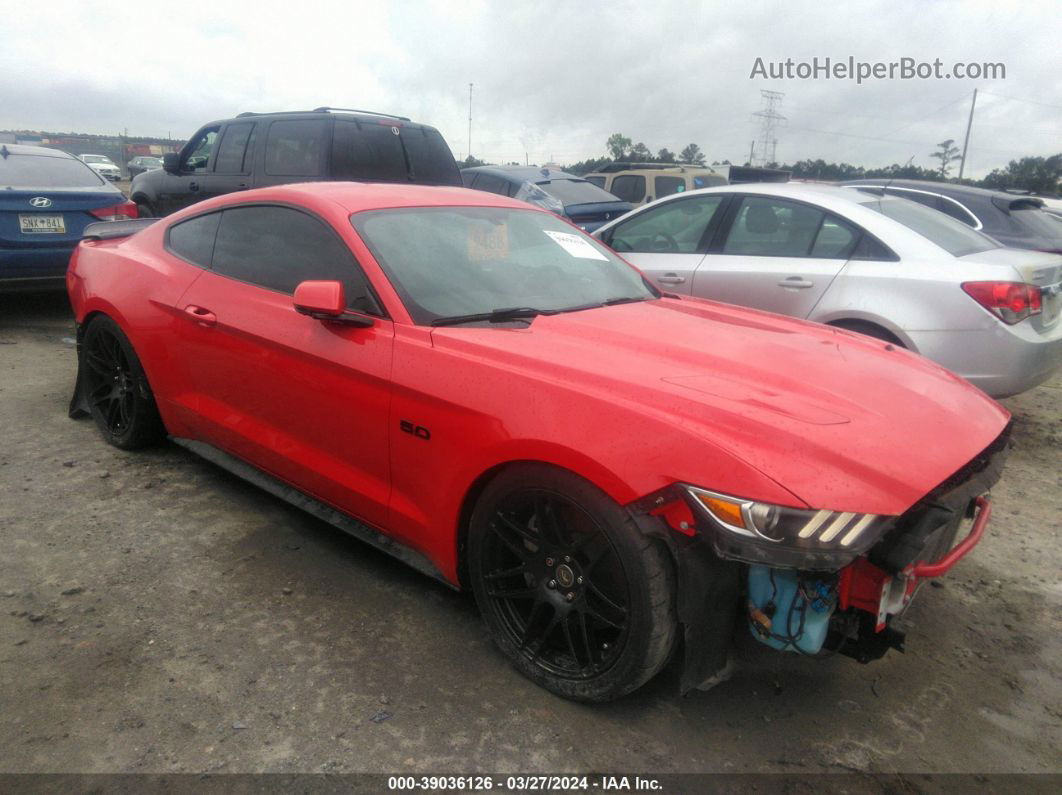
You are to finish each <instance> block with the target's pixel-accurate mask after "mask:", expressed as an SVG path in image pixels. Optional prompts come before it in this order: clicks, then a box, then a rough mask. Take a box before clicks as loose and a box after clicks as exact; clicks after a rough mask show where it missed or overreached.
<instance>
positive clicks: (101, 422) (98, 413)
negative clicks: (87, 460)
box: [80, 315, 166, 450]
mask: <svg viewBox="0 0 1062 795" xmlns="http://www.w3.org/2000/svg"><path fill="white" fill-rule="evenodd" d="M80 367H81V379H82V383H81V389H82V390H83V391H84V396H85V398H86V400H87V401H88V405H89V412H90V413H91V415H92V419H93V420H95V422H96V427H97V428H99V429H100V433H102V434H103V438H104V439H106V440H107V441H108V442H109V443H110V444H113V445H114V446H115V447H118V448H121V449H122V450H135V449H137V448H140V447H146V446H147V445H150V444H155V443H157V442H159V441H161V440H162V439H164V438H165V436H166V429H165V428H164V427H163V424H162V419H161V418H160V417H159V412H158V407H157V406H156V405H155V397H154V395H153V394H152V392H151V387H150V386H149V385H148V380H147V376H146V375H145V374H144V368H143V366H142V365H141V364H140V359H139V358H137V355H136V352H135V351H134V350H133V346H132V345H131V344H130V342H129V339H128V338H127V337H126V336H125V334H124V333H122V330H121V329H120V328H119V327H118V324H117V323H115V322H114V321H113V320H111V319H110V318H109V317H106V316H105V315H99V316H97V317H96V318H94V319H93V320H92V321H91V322H90V323H89V326H88V328H87V329H85V336H84V337H83V338H82V340H81V362H80Z"/></svg>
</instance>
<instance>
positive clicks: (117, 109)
mask: <svg viewBox="0 0 1062 795" xmlns="http://www.w3.org/2000/svg"><path fill="white" fill-rule="evenodd" d="M0 19H2V24H0V129H35V130H48V131H77V132H100V133H117V132H121V131H122V130H125V129H127V130H128V132H129V134H130V135H167V134H172V135H173V136H174V137H181V138H185V137H187V136H189V135H190V134H191V133H193V132H194V131H195V130H196V128H197V127H199V126H200V125H201V124H203V123H204V122H206V121H210V120H213V119H217V118H225V117H229V116H232V115H235V114H236V113H239V112H241V111H244V110H258V111H264V110H288V109H300V108H312V107H315V106H318V105H336V106H345V107H356V108H368V109H372V110H378V111H384V112H391V113H397V114H401V115H406V116H410V117H412V118H413V119H415V120H417V121H423V122H427V123H430V124H433V125H435V126H436V127H438V128H439V129H440V130H441V131H442V132H443V135H444V136H445V137H446V139H447V140H448V141H449V143H450V146H451V148H452V149H453V151H454V155H455V156H457V157H458V158H463V157H464V156H465V155H466V154H467V153H468V150H469V141H468V84H469V83H470V82H471V83H474V89H473V107H472V114H473V123H472V143H471V149H472V153H473V154H474V155H476V156H477V157H480V158H483V159H486V160H489V161H493V162H505V161H509V160H519V161H523V160H524V158H525V154H526V156H527V157H528V158H529V159H530V161H531V162H539V163H541V162H546V161H548V160H555V161H559V162H562V163H565V162H567V163H570V162H574V161H576V160H581V159H583V158H586V157H591V156H599V155H602V154H604V150H605V146H604V143H605V140H606V139H607V137H608V136H609V135H610V134H611V133H614V132H621V133H623V134H625V135H626V136H628V137H630V138H632V139H633V140H634V141H635V142H639V141H643V142H645V143H646V144H647V145H648V146H649V147H650V148H651V149H652V150H653V151H654V152H655V151H656V150H657V149H659V148H660V147H667V148H669V149H671V150H673V151H678V150H679V149H681V148H682V147H683V146H685V145H686V144H687V143H690V142H695V143H697V144H698V145H700V147H701V148H702V149H703V150H704V151H705V153H706V154H707V156H708V158H709V161H711V160H723V159H729V160H733V161H736V162H742V161H744V160H745V159H746V158H747V156H748V152H749V144H750V142H751V141H752V140H753V139H755V138H757V137H758V135H759V123H758V121H756V120H754V119H753V117H752V115H751V114H752V113H754V112H755V111H757V110H759V109H760V107H761V97H760V90H761V89H770V90H775V91H781V92H784V93H785V96H784V99H783V100H782V103H781V105H780V107H779V111H780V113H781V114H782V115H784V116H785V117H786V121H785V122H784V123H783V124H782V126H781V127H780V128H779V130H778V133H777V138H778V143H777V157H778V159H779V160H780V161H783V162H793V161H795V160H800V159H804V158H822V159H824V160H827V161H847V162H851V163H858V164H862V165H868V166H876V165H886V164H889V163H893V162H906V161H907V160H908V159H909V158H911V157H912V156H913V157H914V162H915V163H916V164H919V165H923V166H931V165H932V164H933V161H931V160H930V158H929V157H928V155H929V153H930V152H931V151H933V149H934V148H935V144H936V143H937V142H938V141H941V140H943V139H945V138H954V139H956V140H958V141H959V142H960V145H961V141H962V137H963V134H964V131H965V125H966V118H967V114H968V113H969V109H970V96H971V94H972V92H973V89H974V88H978V89H979V90H980V92H981V93H980V95H979V97H978V103H977V113H976V116H975V122H974V128H973V134H972V137H971V141H970V153H969V161H968V164H967V174H969V175H973V176H981V175H983V174H985V173H987V172H988V171H990V170H991V169H992V168H995V167H998V166H1001V165H1005V164H1006V162H1007V161H1008V160H1010V159H1012V158H1017V157H1020V156H1023V155H1032V154H1037V155H1048V154H1054V153H1056V152H1058V151H1060V150H1062V144H1060V142H1062V80H1060V79H1059V74H1060V65H1062V64H1060V57H1059V53H1060V52H1062V50H1060V48H1059V45H1058V37H1059V33H1060V32H1062V30H1060V27H1059V5H1058V2H1056V0H1044V1H1043V2H1035V1H1030V0H1025V2H1021V3H1003V2H999V0H990V1H989V2H979V1H973V0H972V1H971V2H930V1H927V0H887V1H884V2H877V1H876V0H865V1H863V2H860V1H858V0H856V1H853V0H849V1H848V2H844V3H841V2H832V3H825V2H821V1H819V2H797V1H790V2H785V3H775V2H758V1H757V0H745V1H744V2H741V3H733V2H696V1H695V0H694V1H692V2H691V0H652V1H651V2H646V0H639V1H638V2H625V1H624V0H607V1H606V2H596V1H595V0H580V1H579V2H571V1H569V2H560V1H558V0H532V1H531V2H527V1H526V0H508V1H507V2H501V1H497V2H488V1H487V0H478V1H477V0H421V1H420V2H412V1H411V2H400V1H398V0H396V2H391V3H388V2H379V0H375V1H374V2H362V1H361V0H346V2H335V3H320V2H314V1H313V0H299V1H298V2H292V1H291V0H288V2H272V1H271V0H257V1H256V2H242V1H240V2H236V1H234V2H212V3H204V4H195V3H192V4H186V3H166V4H155V3H116V2H113V0H111V1H110V2H100V3H96V2H88V0H81V2H72V3H64V2H51V3H48V4H46V6H41V5H40V4H35V3H29V2H25V1H24V0H0ZM849 56H852V57H854V58H855V59H856V60H858V61H867V62H873V61H885V62H887V61H894V60H898V59H900V58H902V57H910V58H913V59H916V60H917V61H927V62H931V61H933V60H934V59H937V58H939V59H941V60H942V61H943V62H944V68H945V70H946V71H947V70H949V69H950V68H951V65H952V64H953V63H954V62H957V61H961V62H964V63H972V62H977V63H980V62H993V63H996V62H998V63H1002V64H1004V65H1005V68H1006V77H1005V79H992V80H989V79H979V80H969V79H964V80H959V79H930V80H906V81H904V80H871V81H868V82H864V83H863V84H861V85H859V84H856V82H855V81H847V80H837V79H831V80H825V79H812V80H800V79H777V80H772V79H762V78H757V79H750V73H751V71H752V68H753V65H754V63H755V61H756V58H758V57H759V58H763V59H764V61H765V62H770V61H784V60H785V59H787V58H792V59H794V61H803V60H810V59H812V58H814V57H818V58H820V59H823V58H826V57H831V58H833V59H834V60H839V59H847V58H848V57H849Z"/></svg>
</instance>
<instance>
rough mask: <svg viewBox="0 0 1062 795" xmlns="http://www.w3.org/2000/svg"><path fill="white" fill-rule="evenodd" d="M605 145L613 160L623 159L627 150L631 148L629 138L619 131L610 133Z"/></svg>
mask: <svg viewBox="0 0 1062 795" xmlns="http://www.w3.org/2000/svg"><path fill="white" fill-rule="evenodd" d="M605 147H606V148H607V149H608V153H609V154H610V155H612V159H613V160H625V159H626V158H627V152H628V151H629V150H630V148H631V139H630V138H627V137H626V136H625V135H623V134H621V133H612V135H610V136H609V138H608V141H607V142H606V143H605Z"/></svg>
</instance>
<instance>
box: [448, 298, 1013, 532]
mask: <svg viewBox="0 0 1062 795" xmlns="http://www.w3.org/2000/svg"><path fill="white" fill-rule="evenodd" d="M433 341H434V344H435V345H437V346H447V345H450V346H455V347H461V348H465V349H466V351H467V350H468V346H471V347H472V348H474V349H475V350H473V351H472V352H473V353H474V354H475V355H477V356H481V357H483V358H485V359H490V358H492V357H493V358H495V359H496V361H497V362H498V364H499V366H503V367H507V368H513V367H514V366H515V367H516V368H518V369H519V370H521V371H523V372H524V373H525V374H528V375H531V376H532V377H537V378H540V379H542V380H544V381H548V382H550V383H553V384H556V383H558V382H561V383H563V384H564V385H565V386H569V387H570V388H571V389H572V390H573V391H576V392H578V393H579V394H582V395H587V394H589V395H592V396H594V397H596V398H598V399H600V400H603V401H614V402H622V403H624V404H625V405H626V406H628V407H631V406H633V407H635V409H634V410H635V411H639V410H640V411H642V412H644V413H646V414H647V415H649V414H651V415H652V416H653V417H654V418H655V419H660V418H661V416H664V417H665V418H666V420H667V421H668V422H669V424H674V425H675V426H676V427H678V428H681V429H682V430H683V431H684V432H685V433H686V434H687V435H688V436H689V438H690V440H691V443H706V444H711V445H717V446H719V447H721V448H723V449H725V451H726V452H727V453H729V454H730V455H733V456H736V457H738V458H740V459H742V460H743V461H745V462H746V463H747V464H749V465H750V466H752V467H754V468H755V469H757V470H759V472H761V473H762V474H764V475H766V476H767V477H769V478H771V479H772V480H774V481H775V482H776V483H778V484H780V485H781V486H783V487H784V488H785V489H787V490H788V491H789V492H791V493H792V494H794V495H796V496H797V497H799V498H800V499H801V500H802V501H803V502H804V503H805V504H806V505H807V506H808V507H811V508H816V509H829V510H838V511H856V512H867V513H879V514H893V515H895V514H900V513H902V512H904V511H905V510H907V509H908V508H909V507H910V506H911V505H913V504H914V503H915V502H917V501H918V500H919V499H921V498H922V497H923V496H925V494H926V493H927V492H929V491H930V490H932V489H933V488H934V487H936V486H937V485H939V484H940V483H942V482H943V481H944V480H945V479H947V478H948V477H949V476H950V475H952V474H953V473H955V472H956V471H958V470H959V469H960V468H961V467H963V466H964V465H965V464H966V463H967V462H969V461H970V460H971V459H972V458H973V457H974V456H976V455H977V454H978V453H980V452H981V451H982V450H984V449H985V448H986V447H987V446H988V445H989V444H990V443H991V442H992V441H993V440H994V439H995V438H996V437H997V436H998V435H999V434H1000V433H1001V432H1002V430H1003V429H1004V428H1005V426H1006V424H1007V422H1008V420H1009V416H1010V415H1009V414H1008V413H1007V411H1006V410H1005V409H1003V408H1002V407H1001V406H1000V405H999V404H997V403H995V402H994V401H993V400H991V399H990V398H989V397H987V396H986V395H985V394H984V393H983V392H981V391H980V390H978V389H977V388H975V387H973V386H972V385H970V384H969V383H967V382H966V381H964V380H962V379H961V378H959V377H958V376H956V375H954V374H952V373H950V372H948V371H947V370H945V369H944V368H942V367H940V366H939V365H936V364H934V363H933V362H930V361H929V360H927V359H924V358H922V357H920V356H917V355H916V354H912V353H910V352H908V351H905V350H902V349H899V348H895V347H894V346H891V345H888V344H886V343H883V342H880V341H878V340H873V339H870V338H868V337H864V336H861V335H857V334H853V333H851V332H847V331H843V330H840V329H833V328H830V327H827V326H820V325H818V324H813V323H807V322H805V321H801V320H795V319H792V318H787V317H782V316H779V315H772V314H768V313H765V312H759V311H756V310H749V309H745V308H741V307H736V306H730V305H726V304H718V303H714V302H710V301H703V300H699V299H687V298H683V299H681V300H678V299H660V300H654V301H648V302H644V303H638V304H625V305H618V306H612V307H602V308H600V309H592V310H586V311H581V312H571V313H565V314H559V315H544V316H539V317H537V318H535V320H534V321H533V323H531V325H530V326H528V327H527V328H521V329H509V328H506V329H503V328H484V327H464V328H462V327H454V328H445V329H436V330H435V331H434V332H433ZM514 362H515V365H514ZM639 407H640V408H639ZM627 430H628V431H629V432H635V433H636V432H637V431H636V430H635V429H627ZM681 477H683V478H684V479H687V480H688V481H689V482H691V483H693V484H695V485H698V486H702V487H705V488H712V486H713V483H712V473H711V472H708V471H705V472H689V473H681ZM737 496H743V497H749V498H754V499H755V498H757V495H755V494H743V495H737Z"/></svg>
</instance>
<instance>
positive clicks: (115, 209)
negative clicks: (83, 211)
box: [89, 201, 137, 221]
mask: <svg viewBox="0 0 1062 795" xmlns="http://www.w3.org/2000/svg"><path fill="white" fill-rule="evenodd" d="M89 212H90V213H92V214H93V215H94V216H96V217H97V218H99V219H100V220H101V221H127V220H129V219H130V218H136V217H137V211H136V202H129V201H126V202H122V203H121V204H114V205H111V206H110V207H100V208H99V209H96V210H89Z"/></svg>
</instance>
